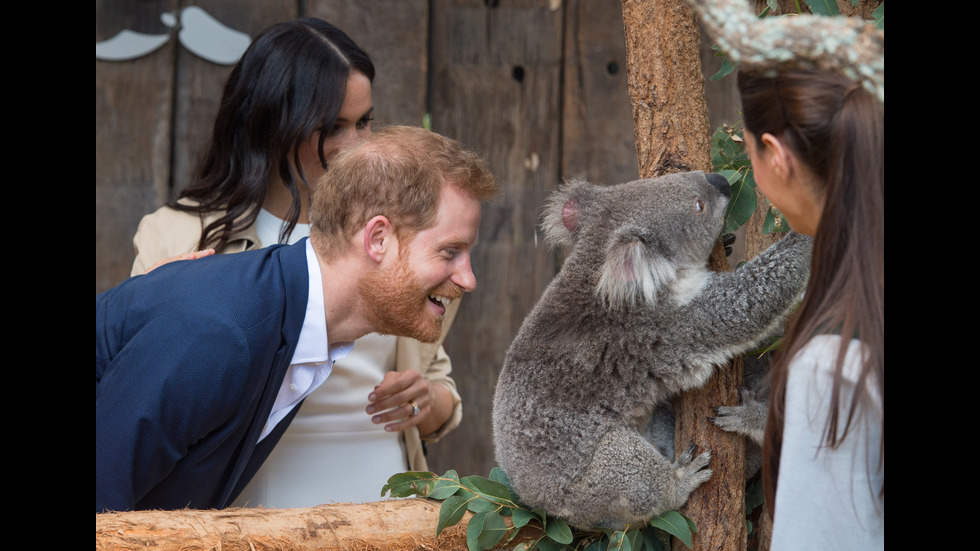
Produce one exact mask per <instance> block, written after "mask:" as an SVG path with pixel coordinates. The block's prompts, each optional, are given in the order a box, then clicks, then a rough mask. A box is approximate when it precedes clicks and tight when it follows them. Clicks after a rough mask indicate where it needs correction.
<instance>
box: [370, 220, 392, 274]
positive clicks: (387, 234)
mask: <svg viewBox="0 0 980 551" xmlns="http://www.w3.org/2000/svg"><path fill="white" fill-rule="evenodd" d="M394 242H395V232H394V228H392V227H391V222H390V221H388V218H386V217H384V216H381V215H378V216H375V217H374V218H372V219H370V220H368V223H367V224H366V225H365V226H364V252H366V253H367V255H368V256H369V257H371V260H373V261H375V262H377V263H379V264H380V263H381V260H382V259H384V256H385V254H387V253H388V251H389V250H391V249H392V248H393V246H394Z"/></svg>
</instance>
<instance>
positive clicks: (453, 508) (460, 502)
mask: <svg viewBox="0 0 980 551" xmlns="http://www.w3.org/2000/svg"><path fill="white" fill-rule="evenodd" d="M464 513H466V500H465V499H463V498H461V497H459V496H451V497H448V498H446V500H445V501H443V502H442V506H440V507H439V524H438V525H437V526H436V535H437V536H438V535H439V534H441V533H442V531H443V529H445V528H446V527H449V526H453V525H454V524H456V523H457V522H459V519H461V518H463V514H464Z"/></svg>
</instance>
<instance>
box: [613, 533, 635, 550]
mask: <svg viewBox="0 0 980 551" xmlns="http://www.w3.org/2000/svg"><path fill="white" fill-rule="evenodd" d="M608 549H609V551H633V542H632V541H630V539H629V538H628V537H626V532H622V531H619V532H613V534H612V536H611V537H610V538H609V548H608Z"/></svg>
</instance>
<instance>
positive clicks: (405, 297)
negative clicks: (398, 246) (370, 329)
mask: <svg viewBox="0 0 980 551" xmlns="http://www.w3.org/2000/svg"><path fill="white" fill-rule="evenodd" d="M358 290H359V291H360V293H361V298H363V299H364V302H365V304H366V305H367V312H366V315H367V318H368V321H369V322H370V323H371V324H372V325H373V326H374V330H375V331H376V332H378V333H382V334H386V335H399V336H405V337H411V338H413V339H416V340H419V341H422V342H430V343H431V342H436V341H437V340H439V337H440V336H442V319H443V316H442V315H438V314H435V313H434V312H432V311H431V309H432V301H430V300H429V295H430V294H432V295H437V296H441V297H449V298H452V299H454V300H456V299H458V298H459V297H461V296H462V295H463V290H462V289H460V288H459V286H457V285H455V284H454V283H452V282H446V283H445V284H443V285H440V286H439V287H437V288H436V289H426V288H425V286H424V285H423V284H422V282H421V281H419V278H418V276H416V274H415V271H414V270H413V269H412V268H411V266H410V265H409V262H408V261H407V260H406V259H404V258H401V257H399V258H398V261H397V262H396V263H395V265H394V266H392V267H391V268H389V269H387V270H384V271H376V272H372V273H370V274H368V275H367V276H365V277H363V278H362V279H361V280H360V281H359V282H358Z"/></svg>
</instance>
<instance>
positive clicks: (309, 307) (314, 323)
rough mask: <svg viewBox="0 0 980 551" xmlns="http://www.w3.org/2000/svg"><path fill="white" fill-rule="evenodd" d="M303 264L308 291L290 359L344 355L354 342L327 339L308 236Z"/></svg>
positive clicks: (314, 359) (316, 359)
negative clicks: (330, 342) (306, 272)
mask: <svg viewBox="0 0 980 551" xmlns="http://www.w3.org/2000/svg"><path fill="white" fill-rule="evenodd" d="M306 266H307V269H308V270H309V273H310V291H309V295H308V296H309V298H308V299H307V303H306V318H304V319H303V327H302V329H300V332H299V339H297V341H296V351H295V352H294V353H293V360H292V362H290V363H294V364H297V363H320V362H326V361H328V360H329V361H336V360H339V359H340V358H343V357H344V356H346V355H347V354H348V353H350V351H351V349H352V348H354V343H353V342H340V343H335V344H334V345H333V346H328V343H327V312H326V307H325V306H324V299H323V276H322V274H321V272H320V262H319V261H318V260H317V256H316V251H314V250H313V244H312V243H311V242H310V240H309V239H307V240H306Z"/></svg>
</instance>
